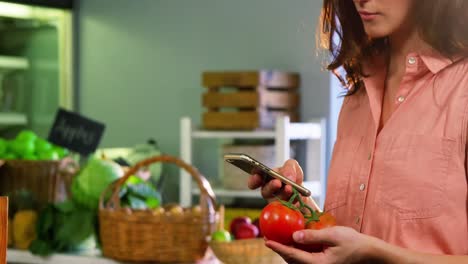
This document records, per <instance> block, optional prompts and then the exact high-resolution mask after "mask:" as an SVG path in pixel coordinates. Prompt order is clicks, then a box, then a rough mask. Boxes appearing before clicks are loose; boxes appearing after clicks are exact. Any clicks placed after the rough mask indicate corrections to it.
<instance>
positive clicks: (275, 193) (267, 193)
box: [247, 159, 304, 200]
mask: <svg viewBox="0 0 468 264" xmlns="http://www.w3.org/2000/svg"><path fill="white" fill-rule="evenodd" d="M275 171H277V172H279V173H280V174H282V175H284V176H285V177H287V178H289V179H291V180H292V181H294V182H297V183H298V184H302V180H303V178H304V175H303V172H302V168H301V167H300V166H299V163H298V162H297V161H296V160H293V159H289V160H287V161H286V162H285V163H284V164H283V166H282V167H280V168H276V169H275ZM247 185H248V187H249V188H250V189H257V188H259V187H262V191H261V193H262V196H263V198H265V199H271V198H273V197H277V198H279V199H282V200H288V199H289V197H291V195H292V194H293V189H292V187H291V186H289V185H284V184H282V183H281V181H279V180H277V179H273V180H270V181H266V182H265V179H263V177H262V176H261V175H258V174H253V175H252V176H250V177H249V179H248V181H247Z"/></svg>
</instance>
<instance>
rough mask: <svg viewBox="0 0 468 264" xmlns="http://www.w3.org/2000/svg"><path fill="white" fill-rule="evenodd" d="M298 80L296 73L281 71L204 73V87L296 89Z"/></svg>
mask: <svg viewBox="0 0 468 264" xmlns="http://www.w3.org/2000/svg"><path fill="white" fill-rule="evenodd" d="M299 83H300V78H299V74H297V73H289V72H282V71H272V70H261V71H223V72H204V73H203V86H204V87H208V88H211V87H221V86H232V87H256V86H265V87H269V88H297V87H299Z"/></svg>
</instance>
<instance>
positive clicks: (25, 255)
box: [7, 249, 121, 264]
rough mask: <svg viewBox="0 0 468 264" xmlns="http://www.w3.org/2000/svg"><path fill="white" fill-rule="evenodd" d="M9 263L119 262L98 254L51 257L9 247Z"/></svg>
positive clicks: (88, 263) (107, 263)
mask: <svg viewBox="0 0 468 264" xmlns="http://www.w3.org/2000/svg"><path fill="white" fill-rule="evenodd" d="M7 262H8V263H21V264H46V263H47V264H63V263H66V264H81V263H87V264H117V263H121V262H117V261H115V260H111V259H106V258H102V257H99V256H98V255H83V256H78V255H67V254H54V255H52V256H50V257H47V258H43V257H38V256H35V255H33V254H31V253H30V252H28V251H24V250H17V249H8V252H7Z"/></svg>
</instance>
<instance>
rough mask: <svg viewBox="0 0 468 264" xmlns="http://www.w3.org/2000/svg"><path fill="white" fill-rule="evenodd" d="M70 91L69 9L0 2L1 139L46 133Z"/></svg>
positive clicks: (68, 99) (69, 103)
mask: <svg viewBox="0 0 468 264" xmlns="http://www.w3.org/2000/svg"><path fill="white" fill-rule="evenodd" d="M73 95H74V92H73V87H72V13H71V11H70V10H67V9H56V8H46V7H37V6H30V5H24V4H14V3H8V2H3V1H0V137H9V136H12V135H14V134H16V133H17V132H18V130H21V129H25V128H27V129H31V130H33V131H34V132H36V133H37V134H38V135H39V136H41V137H47V134H48V131H49V129H50V127H51V125H52V123H53V121H54V117H55V112H56V110H57V108H58V107H63V108H65V109H73Z"/></svg>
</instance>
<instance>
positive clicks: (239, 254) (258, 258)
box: [210, 238, 286, 264]
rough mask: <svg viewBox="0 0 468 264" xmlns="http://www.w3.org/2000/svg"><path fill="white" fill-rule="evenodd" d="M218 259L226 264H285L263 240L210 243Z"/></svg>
mask: <svg viewBox="0 0 468 264" xmlns="http://www.w3.org/2000/svg"><path fill="white" fill-rule="evenodd" d="M210 248H211V250H212V251H213V253H214V254H215V255H216V257H217V258H218V259H219V260H221V261H222V262H223V263H225V264H283V263H286V262H285V261H284V260H283V259H282V258H281V257H280V256H279V255H278V254H276V253H275V252H274V251H273V250H271V249H269V248H267V247H266V246H265V240H263V238H255V239H240V240H234V241H231V242H214V241H212V242H210Z"/></svg>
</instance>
